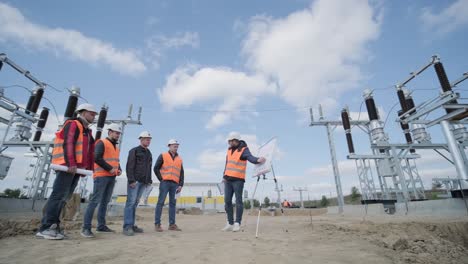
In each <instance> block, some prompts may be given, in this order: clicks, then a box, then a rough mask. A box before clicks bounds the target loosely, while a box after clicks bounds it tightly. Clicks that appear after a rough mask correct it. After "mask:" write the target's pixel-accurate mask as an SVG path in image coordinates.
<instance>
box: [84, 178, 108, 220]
mask: <svg viewBox="0 0 468 264" xmlns="http://www.w3.org/2000/svg"><path fill="white" fill-rule="evenodd" d="M114 185H115V176H104V177H96V178H94V186H93V194H92V195H91V199H90V200H89V204H88V207H87V208H86V213H85V215H84V219H83V228H84V229H91V222H92V220H93V215H94V210H95V209H96V207H97V206H98V204H99V209H98V213H97V220H98V225H97V228H98V229H100V228H103V227H104V226H106V213H107V205H108V204H109V202H110V200H111V198H112V192H113V191H114Z"/></svg>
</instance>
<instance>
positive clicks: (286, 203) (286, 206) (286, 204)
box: [283, 199, 291, 208]
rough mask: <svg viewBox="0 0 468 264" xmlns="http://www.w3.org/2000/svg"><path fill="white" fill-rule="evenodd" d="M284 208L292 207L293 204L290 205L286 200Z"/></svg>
mask: <svg viewBox="0 0 468 264" xmlns="http://www.w3.org/2000/svg"><path fill="white" fill-rule="evenodd" d="M283 207H284V208H288V207H291V203H290V202H289V201H288V200H286V199H284V201H283Z"/></svg>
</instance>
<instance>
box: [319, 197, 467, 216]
mask: <svg viewBox="0 0 468 264" xmlns="http://www.w3.org/2000/svg"><path fill="white" fill-rule="evenodd" d="M466 202H467V203H468V201H466ZM407 205H408V209H407V207H406V206H407ZM407 205H406V204H405V203H396V204H395V213H394V215H400V216H401V215H406V214H408V215H419V216H437V217H439V216H466V215H468V211H467V208H466V205H465V201H463V200H462V199H443V200H429V201H417V202H409V203H408V204H407ZM343 211H344V212H343V214H344V215H351V216H360V215H365V214H366V206H365V205H345V206H344V207H343ZM328 214H339V212H338V206H331V207H328ZM367 215H388V214H387V212H386V210H385V208H384V206H383V205H382V204H369V205H367Z"/></svg>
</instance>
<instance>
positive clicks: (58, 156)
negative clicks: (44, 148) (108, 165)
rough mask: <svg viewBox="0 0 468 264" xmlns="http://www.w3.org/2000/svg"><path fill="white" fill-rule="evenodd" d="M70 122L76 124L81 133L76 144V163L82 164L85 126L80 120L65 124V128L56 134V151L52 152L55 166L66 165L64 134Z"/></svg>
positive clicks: (68, 121)
mask: <svg viewBox="0 0 468 264" xmlns="http://www.w3.org/2000/svg"><path fill="white" fill-rule="evenodd" d="M70 122H75V123H76V127H77V128H78V131H79V134H78V139H77V141H76V142H75V160H76V163H82V161H83V131H84V128H83V125H82V124H81V122H80V121H78V120H67V121H66V122H65V124H63V127H62V128H61V129H60V130H59V131H57V132H55V139H54V149H53V150H52V163H53V164H57V165H64V164H66V162H65V156H64V152H63V141H64V136H63V133H64V128H65V126H66V125H67V124H68V123H70Z"/></svg>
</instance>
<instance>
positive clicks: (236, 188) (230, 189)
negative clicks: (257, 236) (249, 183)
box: [224, 180, 244, 225]
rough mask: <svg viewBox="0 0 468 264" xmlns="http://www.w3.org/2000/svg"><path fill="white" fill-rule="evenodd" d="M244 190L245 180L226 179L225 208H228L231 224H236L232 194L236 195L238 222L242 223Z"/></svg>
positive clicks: (228, 218)
mask: <svg viewBox="0 0 468 264" xmlns="http://www.w3.org/2000/svg"><path fill="white" fill-rule="evenodd" d="M243 190H244V182H243V181H235V180H234V181H229V180H227V181H225V182H224V209H225V210H226V214H227V220H228V222H229V224H230V225H232V224H234V216H233V214H234V209H233V208H232V196H233V195H234V194H235V195H236V223H239V224H240V223H241V221H242V213H243V212H244V202H243V201H242V192H243Z"/></svg>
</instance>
